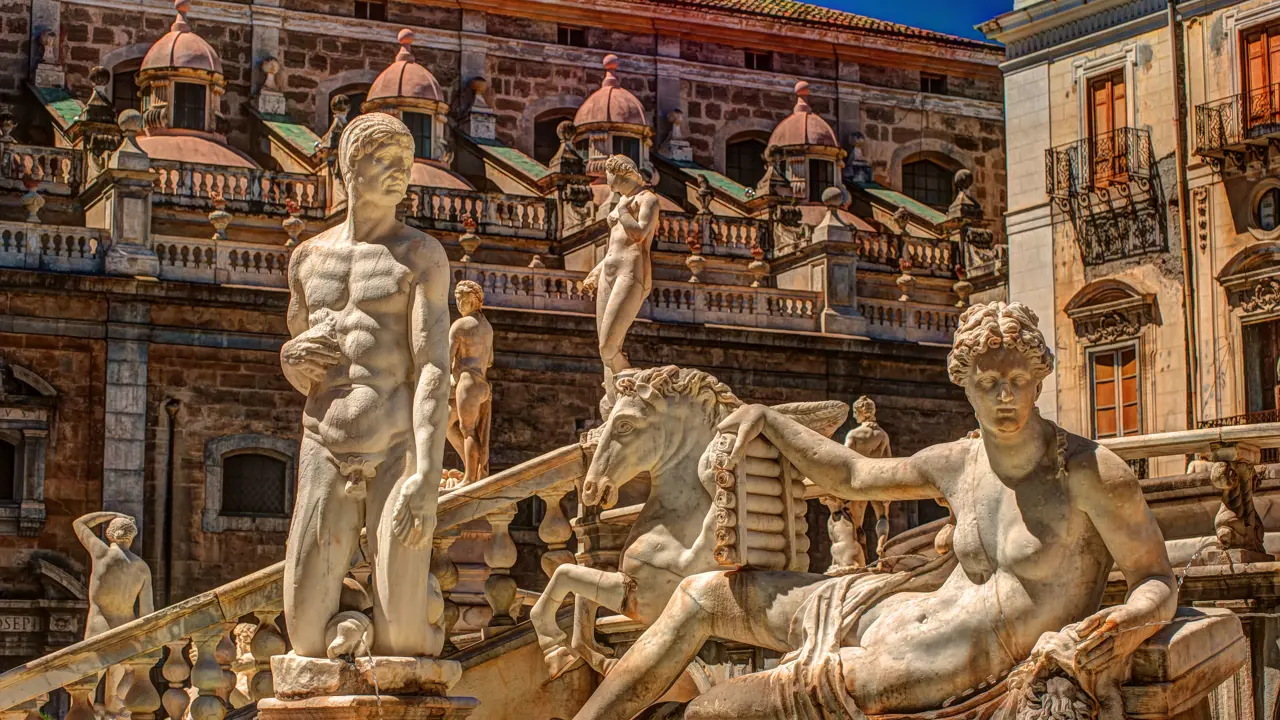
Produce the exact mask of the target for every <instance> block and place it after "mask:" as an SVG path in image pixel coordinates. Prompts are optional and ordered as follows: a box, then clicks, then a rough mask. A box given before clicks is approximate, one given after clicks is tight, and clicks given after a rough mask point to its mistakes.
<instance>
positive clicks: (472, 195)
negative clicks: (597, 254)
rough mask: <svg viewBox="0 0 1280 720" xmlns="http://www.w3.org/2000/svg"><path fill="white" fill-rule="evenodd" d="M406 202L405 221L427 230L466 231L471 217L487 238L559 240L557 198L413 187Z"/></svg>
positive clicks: (410, 187)
mask: <svg viewBox="0 0 1280 720" xmlns="http://www.w3.org/2000/svg"><path fill="white" fill-rule="evenodd" d="M406 202H407V203H408V214H407V217H406V221H408V222H411V223H413V224H415V225H418V226H419V227H422V228H425V229H427V230H446V231H450V232H464V231H465V227H464V226H463V221H464V219H465V218H471V219H472V220H474V221H475V222H476V224H477V227H476V229H477V231H478V232H481V233H483V234H486V235H509V236H516V237H527V238H536V239H547V240H554V239H555V237H556V211H555V208H556V205H555V199H554V198H546V197H532V196H524V195H508V194H505V193H484V192H477V191H474V190H452V189H448V188H436V187H426V186H423V185H410V186H409V193H408V197H407V198H406Z"/></svg>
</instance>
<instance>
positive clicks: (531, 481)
mask: <svg viewBox="0 0 1280 720" xmlns="http://www.w3.org/2000/svg"><path fill="white" fill-rule="evenodd" d="M585 472H586V455H585V453H584V450H583V448H582V446H581V445H579V444H574V445H568V446H565V447H562V448H560V449H558V450H553V451H551V452H549V453H546V454H544V455H541V456H539V457H536V458H534V459H532V460H529V461H527V462H524V463H521V464H520V465H517V466H515V467H513V468H510V469H508V470H504V471H503V472H500V473H497V474H495V475H492V476H490V477H488V478H485V479H484V480H481V481H479V482H476V483H473V484H471V485H467V486H464V487H462V488H458V489H456V490H453V491H451V492H448V493H447V494H444V495H443V496H442V497H441V498H440V502H439V506H438V521H437V530H438V531H440V530H449V529H451V528H455V527H457V526H459V525H462V524H464V523H467V522H470V521H472V520H475V519H478V518H482V517H489V518H491V524H492V525H493V527H494V529H495V533H494V537H493V540H492V541H491V545H493V546H499V547H500V548H502V549H504V550H506V549H509V550H510V552H514V547H515V546H514V544H513V543H512V540H511V537H510V534H509V533H507V532H506V523H509V522H510V517H511V514H512V512H513V511H512V507H513V506H514V505H515V503H517V502H519V501H520V500H523V499H525V498H528V497H531V496H533V495H534V494H537V493H540V492H547V491H549V490H550V491H553V492H554V491H557V488H558V489H559V490H558V491H559V493H560V495H563V494H564V491H567V489H568V487H569V486H571V485H572V484H573V483H574V482H576V481H577V480H578V479H580V478H581V477H582V475H583V474H584V473H585ZM552 515H553V514H549V516H552ZM495 518H496V520H495ZM561 519H563V518H561ZM504 520H505V522H504ZM508 545H509V548H508ZM501 554H502V553H495V555H501ZM488 555H489V553H486V557H488ZM446 557H447V553H446ZM506 567H510V565H507V566H506ZM491 569H494V570H497V569H496V568H491ZM283 578H284V563H282V562H281V563H276V564H274V565H271V566H269V567H266V568H263V569H262V570H259V571H257V572H255V573H253V574H251V575H247V576H245V577H243V578H240V579H239V580H235V581H233V582H230V583H227V584H226V585H223V586H221V587H218V588H215V589H213V590H210V591H208V592H204V593H201V594H199V595H196V596H194V597H191V598H188V599H187V600H184V601H182V602H179V603H177V604H175V605H171V606H169V607H166V608H162V609H160V610H157V611H156V612H153V613H151V614H150V615H146V616H144V617H141V618H138V619H137V620H134V621H133V622H130V623H127V624H125V625H122V626H120V627H118V628H114V629H112V630H109V631H107V632H105V633H102V634H101V635H97V636H95V637H93V638H90V639H88V640H84V641H82V642H78V643H75V644H74V645H70V646H68V647H65V648H62V649H61V650H58V651H56V652H54V653H51V654H49V655H45V656H43V657H40V658H37V659H35V660H33V661H31V662H29V663H26V664H24V665H22V666H19V667H17V668H14V669H12V670H9V671H7V672H5V673H2V674H0V710H4V709H9V708H12V707H14V706H15V705H19V704H21V703H24V702H27V701H29V700H33V699H35V698H39V697H41V696H42V695H44V694H46V693H48V692H50V691H52V690H55V689H57V688H60V687H68V688H69V689H70V690H71V691H72V696H73V709H74V703H76V702H83V703H86V704H87V703H89V702H91V701H90V700H89V699H88V698H89V697H90V695H89V693H91V692H92V690H93V688H92V686H86V687H75V686H76V684H77V683H79V682H80V681H81V680H82V679H85V678H93V679H94V681H95V683H96V678H97V674H98V673H101V672H102V671H103V670H105V669H106V668H108V667H110V666H112V665H119V664H127V663H128V662H129V661H130V660H131V659H135V658H141V661H142V662H145V663H147V664H146V667H147V668H149V667H150V666H151V665H154V664H155V662H156V661H157V660H158V659H159V658H158V655H155V654H154V653H157V652H158V651H159V650H160V649H161V648H163V647H165V646H169V647H170V650H171V657H173V654H174V653H175V652H176V653H179V654H181V651H182V649H183V648H185V646H186V642H187V640H189V639H195V641H196V646H197V661H196V667H195V668H191V669H190V674H191V676H192V682H193V683H194V684H195V685H196V686H197V687H199V688H200V690H201V692H200V694H201V695H206V690H207V691H208V693H207V694H214V691H215V690H221V689H223V688H222V685H221V683H222V679H221V678H222V676H221V675H218V676H217V679H215V680H214V681H211V683H210V684H209V686H208V688H206V687H204V686H203V685H202V684H201V683H202V679H201V677H200V673H199V668H200V665H201V663H202V662H205V663H206V664H207V663H208V662H213V657H212V656H213V655H214V654H215V653H214V652H213V651H214V650H215V646H216V645H217V644H218V643H219V642H225V638H226V636H227V632H228V631H229V629H230V628H229V626H233V625H234V624H235V623H236V622H237V621H238V620H239V619H240V618H242V617H244V616H247V615H251V614H258V615H259V617H260V620H261V622H260V626H259V632H267V633H271V632H275V631H274V630H273V628H274V617H275V615H276V614H278V609H277V608H279V605H280V602H281V600H282V598H283V586H282V584H281V583H282V582H283ZM513 582H514V581H513ZM487 592H488V586H486V593H487ZM490 604H491V605H493V606H494V610H495V614H496V613H497V611H498V609H499V607H501V608H502V610H503V611H506V609H507V608H509V607H510V604H511V603H510V602H506V603H505V604H503V603H501V602H497V603H496V604H495V603H494V602H491V603H490ZM260 644H263V643H259V642H258V640H257V639H256V637H255V641H254V645H255V646H256V645H260ZM283 650H284V645H283V640H282V639H281V640H280V643H279V645H278V646H276V652H283ZM204 653H208V654H209V655H210V657H209V658H208V659H205V658H202V657H200V656H201V655H202V654H204ZM219 654H225V653H223V652H222V651H219ZM255 659H257V653H256V652H255ZM268 659H269V656H265V657H264V658H262V659H261V660H262V665H261V667H260V668H259V671H260V672H261V671H266V668H267V665H266V661H267V660H268ZM228 662H229V661H228ZM170 664H171V663H170V662H166V663H165V677H166V679H169V680H170V682H171V684H172V683H179V684H180V683H182V682H185V681H186V679H187V678H186V675H185V673H187V672H188V668H187V666H186V663H185V662H178V663H176V664H177V665H181V666H182V668H181V671H180V672H174V673H173V675H174V677H170V674H171V671H170V667H169V666H170ZM220 664H224V665H225V664H227V663H220ZM224 669H225V668H224ZM268 672H269V671H268ZM268 678H269V675H268ZM266 682H267V684H265V685H263V684H261V683H260V680H259V679H258V678H257V677H255V679H254V681H253V683H252V685H251V687H257V688H258V689H259V690H262V689H263V688H269V679H268V680H267V681H266ZM69 686H71V687H69ZM130 693H132V689H130ZM168 694H169V693H166V695H168ZM255 694H257V693H256V692H255ZM151 695H152V697H153V699H154V707H152V708H151V711H154V709H155V708H158V707H159V704H160V699H159V696H158V695H157V694H155V693H154V690H152V693H151ZM183 696H184V697H185V692H183ZM77 697H79V699H77ZM251 699H253V700H257V699H258V698H257V697H253V698H251ZM125 701H126V705H128V704H129V696H128V695H126V698H125ZM167 707H168V705H166V708H167ZM183 707H185V705H184V706H183ZM130 709H133V708H132V707H131V708H130ZM141 710H142V712H143V714H145V713H146V712H147V708H146V707H145V705H144V706H143V707H142V708H141ZM224 711H225V708H224ZM89 712H90V713H92V710H90V711H89ZM135 714H136V713H135ZM177 717H181V712H179V713H178V715H177ZM218 717H219V718H220V717H221V715H219V716H218Z"/></svg>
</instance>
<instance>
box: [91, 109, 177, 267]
mask: <svg viewBox="0 0 1280 720" xmlns="http://www.w3.org/2000/svg"><path fill="white" fill-rule="evenodd" d="M119 123H120V129H121V131H123V132H124V136H125V137H124V141H123V142H121V143H120V147H119V148H117V149H116V150H115V151H114V152H112V153H111V155H110V157H109V158H108V160H107V166H106V168H105V169H104V170H103V171H102V173H101V174H100V175H99V176H98V177H97V179H96V180H95V181H94V182H93V183H92V184H91V185H90V186H89V187H88V188H87V189H86V190H85V192H84V193H82V194H81V198H80V201H81V203H83V204H84V208H85V223H86V224H87V225H88V226H89V227H92V228H98V229H101V230H105V231H106V232H107V234H108V236H109V239H108V241H107V252H106V254H105V257H104V260H103V263H104V269H105V270H106V272H107V274H108V275H127V276H144V277H156V276H158V275H159V274H160V259H159V258H158V257H156V253H155V251H154V250H153V249H152V248H151V189H152V184H153V182H154V179H153V178H152V176H151V158H150V157H148V156H147V154H146V153H145V152H143V150H142V148H141V147H139V146H138V143H137V141H136V140H135V137H136V136H137V134H138V132H139V131H141V130H142V115H141V113H139V112H138V111H136V110H125V111H124V112H122V113H120V121H119Z"/></svg>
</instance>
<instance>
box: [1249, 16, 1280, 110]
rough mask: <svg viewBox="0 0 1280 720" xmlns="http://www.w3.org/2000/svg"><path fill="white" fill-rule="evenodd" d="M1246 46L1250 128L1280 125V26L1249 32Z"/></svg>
mask: <svg viewBox="0 0 1280 720" xmlns="http://www.w3.org/2000/svg"><path fill="white" fill-rule="evenodd" d="M1243 45H1244V48H1245V53H1244V77H1245V83H1244V86H1245V91H1246V93H1247V97H1246V100H1245V108H1246V110H1247V114H1248V124H1249V127H1250V128H1253V127H1255V126H1257V125H1271V124H1274V123H1277V122H1280V93H1277V84H1278V83H1280V25H1272V26H1270V27H1267V28H1263V29H1261V30H1249V31H1246V32H1245V33H1244V43H1243Z"/></svg>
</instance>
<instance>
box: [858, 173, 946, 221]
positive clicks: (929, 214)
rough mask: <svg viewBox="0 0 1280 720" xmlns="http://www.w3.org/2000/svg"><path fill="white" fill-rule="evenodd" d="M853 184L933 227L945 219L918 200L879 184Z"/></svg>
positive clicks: (941, 214)
mask: <svg viewBox="0 0 1280 720" xmlns="http://www.w3.org/2000/svg"><path fill="white" fill-rule="evenodd" d="M854 184H855V185H857V186H858V187H859V188H861V189H863V190H865V191H866V192H867V193H869V194H871V195H873V196H875V197H877V198H880V199H881V200H883V201H885V202H887V203H889V204H891V205H897V206H898V207H904V208H906V209H907V211H908V212H910V213H911V214H912V215H915V216H916V217H919V218H923V219H925V220H927V221H929V222H931V223H933V224H934V225H940V224H941V223H942V221H943V220H946V219H947V216H946V215H944V214H943V213H940V212H938V211H937V210H934V209H933V208H931V207H929V206H928V205H925V204H924V203H922V202H920V201H919V200H916V199H914V198H910V197H907V196H906V195H903V194H902V193H900V192H898V191H896V190H890V189H889V188H887V187H885V186H883V185H881V184H880V183H877V182H865V183H854Z"/></svg>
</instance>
